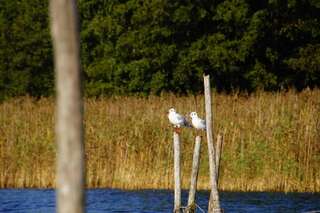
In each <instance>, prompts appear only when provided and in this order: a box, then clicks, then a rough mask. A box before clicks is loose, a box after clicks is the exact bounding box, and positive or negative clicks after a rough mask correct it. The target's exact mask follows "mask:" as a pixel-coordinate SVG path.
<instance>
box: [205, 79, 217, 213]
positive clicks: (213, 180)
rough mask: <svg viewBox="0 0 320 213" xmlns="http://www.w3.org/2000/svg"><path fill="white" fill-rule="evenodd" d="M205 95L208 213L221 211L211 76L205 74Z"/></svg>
mask: <svg viewBox="0 0 320 213" xmlns="http://www.w3.org/2000/svg"><path fill="white" fill-rule="evenodd" d="M203 78H204V95H205V107H206V126H207V129H206V133H207V142H208V156H209V170H210V185H211V194H210V199H209V205H208V213H213V212H221V208H220V199H219V193H218V185H217V168H216V158H215V154H216V153H215V148H214V145H213V121H212V117H213V116H212V111H211V87H210V76H209V75H204V77H203Z"/></svg>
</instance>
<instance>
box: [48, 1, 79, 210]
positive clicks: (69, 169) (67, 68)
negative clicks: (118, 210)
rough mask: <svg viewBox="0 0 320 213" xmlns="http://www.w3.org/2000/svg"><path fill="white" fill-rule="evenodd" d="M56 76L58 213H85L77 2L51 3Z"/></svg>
mask: <svg viewBox="0 0 320 213" xmlns="http://www.w3.org/2000/svg"><path fill="white" fill-rule="evenodd" d="M50 18H51V34H52V38H53V49H54V65H55V73H56V91H57V108H56V141H57V212H59V213H82V212H84V211H85V210H84V184H85V177H84V174H85V171H84V169H85V166H84V139H83V124H82V120H83V115H82V112H83V103H82V95H81V91H80V89H81V78H80V56H79V43H80V42H79V29H78V16H77V8H76V1H75V0H50Z"/></svg>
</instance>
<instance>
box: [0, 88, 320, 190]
mask: <svg viewBox="0 0 320 213" xmlns="http://www.w3.org/2000/svg"><path fill="white" fill-rule="evenodd" d="M213 103H214V117H215V121H214V126H215V132H216V133H217V132H220V133H223V134H224V140H225V142H224V147H223V153H222V159H221V172H220V178H221V179H220V181H219V187H220V189H222V190H246V191H266V190H267V191H313V192H315V191H317V192H319V191H320V170H319V168H320V114H319V113H320V91H319V90H314V91H304V92H302V93H295V92H293V91H290V92H286V93H266V92H258V93H256V94H254V95H250V96H244V95H239V94H233V95H223V94H215V96H214V98H213ZM171 106H174V107H175V108H176V109H177V110H178V111H179V112H181V113H183V114H187V113H189V112H190V111H198V112H199V113H200V115H202V116H203V115H204V98H203V96H202V95H199V96H189V97H176V96H174V95H163V96H161V97H155V96H151V97H148V98H139V97H113V98H98V99H87V100H86V104H85V129H86V135H85V138H86V162H87V185H88V187H116V188H125V189H141V188H172V187H173V149H172V128H171V126H170V125H169V123H168V120H167V116H166V112H167V110H168V108H169V107H171ZM196 134H197V132H195V131H194V130H189V129H184V130H183V131H182V133H181V141H182V147H181V148H182V175H183V179H182V186H183V187H184V188H187V187H188V184H189V177H190V172H191V161H192V152H193V145H194V136H195V135H196ZM202 134H203V133H202ZM0 135H1V136H0V187H54V185H55V180H54V178H55V174H54V172H55V165H54V164H55V143H54V104H53V99H51V98H49V99H46V98H43V99H40V100H34V99H32V98H30V97H23V98H17V99H13V100H9V101H6V102H4V103H1V104H0ZM204 139H205V137H204ZM205 143H206V141H205V140H203V145H202V156H201V168H200V173H199V183H198V185H199V187H200V188H201V189H208V188H209V177H208V173H209V172H208V157H207V146H206V144H205Z"/></svg>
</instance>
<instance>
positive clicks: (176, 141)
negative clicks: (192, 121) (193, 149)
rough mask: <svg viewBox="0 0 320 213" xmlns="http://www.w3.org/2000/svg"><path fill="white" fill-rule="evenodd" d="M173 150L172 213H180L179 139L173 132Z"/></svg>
mask: <svg viewBox="0 0 320 213" xmlns="http://www.w3.org/2000/svg"><path fill="white" fill-rule="evenodd" d="M173 148H174V213H178V212H180V207H181V168H180V159H181V156H180V154H181V153H180V137H179V134H178V133H177V132H175V131H174V132H173Z"/></svg>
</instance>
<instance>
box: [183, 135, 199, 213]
mask: <svg viewBox="0 0 320 213" xmlns="http://www.w3.org/2000/svg"><path fill="white" fill-rule="evenodd" d="M200 148H201V136H199V135H198V136H196V141H195V145H194V151H193V160H192V171H191V181H190V190H189V198H188V208H187V211H186V212H187V213H194V212H195V207H196V206H195V197H196V190H197V181H198V173H199V162H200Z"/></svg>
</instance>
